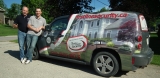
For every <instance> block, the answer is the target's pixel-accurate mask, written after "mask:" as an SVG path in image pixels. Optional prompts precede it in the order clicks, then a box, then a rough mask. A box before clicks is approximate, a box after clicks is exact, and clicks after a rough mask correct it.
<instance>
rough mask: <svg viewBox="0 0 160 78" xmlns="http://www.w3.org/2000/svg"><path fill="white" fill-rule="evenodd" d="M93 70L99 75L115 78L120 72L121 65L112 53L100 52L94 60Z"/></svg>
mask: <svg viewBox="0 0 160 78" xmlns="http://www.w3.org/2000/svg"><path fill="white" fill-rule="evenodd" d="M107 61H108V63H107ZM105 62H106V63H105ZM109 67H110V68H109ZM93 68H94V70H95V71H96V72H97V73H98V74H99V75H101V76H105V77H110V76H114V75H115V74H117V72H118V71H119V63H118V60H117V59H116V58H115V56H114V55H112V54H111V53H109V52H99V53H98V54H96V55H95V57H94V58H93ZM102 68H103V69H102Z"/></svg>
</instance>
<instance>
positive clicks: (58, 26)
mask: <svg viewBox="0 0 160 78" xmlns="http://www.w3.org/2000/svg"><path fill="white" fill-rule="evenodd" d="M67 24H68V18H61V19H57V20H56V21H54V22H53V23H51V31H52V32H53V35H54V37H55V38H56V39H57V38H59V36H60V35H61V33H62V32H63V31H64V30H66V28H67Z"/></svg>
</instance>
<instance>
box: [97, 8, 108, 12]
mask: <svg viewBox="0 0 160 78" xmlns="http://www.w3.org/2000/svg"><path fill="white" fill-rule="evenodd" d="M106 11H109V9H106V8H105V7H103V8H101V9H100V10H99V11H98V12H106Z"/></svg>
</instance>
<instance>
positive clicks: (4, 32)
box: [0, 24, 18, 36]
mask: <svg viewBox="0 0 160 78" xmlns="http://www.w3.org/2000/svg"><path fill="white" fill-rule="evenodd" d="M17 31H18V30H17V29H14V28H12V26H9V25H2V24H0V36H9V35H17Z"/></svg>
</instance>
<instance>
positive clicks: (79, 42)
mask: <svg viewBox="0 0 160 78" xmlns="http://www.w3.org/2000/svg"><path fill="white" fill-rule="evenodd" d="M67 48H68V50H69V51H70V52H83V51H85V50H86V48H87V39H86V38H85V36H76V37H71V38H69V39H68V41H67Z"/></svg>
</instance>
